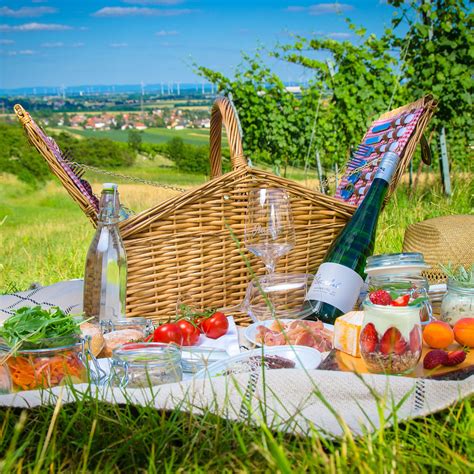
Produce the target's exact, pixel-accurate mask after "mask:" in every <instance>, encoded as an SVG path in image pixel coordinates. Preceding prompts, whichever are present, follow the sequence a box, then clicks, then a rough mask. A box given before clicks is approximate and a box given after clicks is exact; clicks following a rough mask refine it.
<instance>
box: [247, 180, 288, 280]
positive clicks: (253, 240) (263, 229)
mask: <svg viewBox="0 0 474 474" xmlns="http://www.w3.org/2000/svg"><path fill="white" fill-rule="evenodd" d="M245 246H246V247H247V250H248V251H249V252H251V253H253V254H254V255H256V256H257V257H260V258H261V259H262V260H263V263H264V264H265V267H266V269H267V273H268V274H271V273H274V271H275V266H276V264H277V261H278V259H279V258H280V257H282V256H283V255H286V254H287V253H288V252H290V250H291V249H292V248H293V247H294V246H295V228H294V225H293V214H292V212H291V204H290V198H289V196H288V193H287V192H286V191H285V190H283V189H279V188H261V189H252V190H251V191H250V192H249V198H248V209H247V218H246V221H245Z"/></svg>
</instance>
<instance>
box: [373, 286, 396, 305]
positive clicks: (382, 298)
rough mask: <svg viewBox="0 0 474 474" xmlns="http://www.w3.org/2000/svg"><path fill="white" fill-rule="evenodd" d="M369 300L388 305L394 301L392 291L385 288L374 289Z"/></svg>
mask: <svg viewBox="0 0 474 474" xmlns="http://www.w3.org/2000/svg"><path fill="white" fill-rule="evenodd" d="M369 300H370V301H371V302H372V303H374V304H381V305H383V306H388V305H389V304H390V303H391V302H392V297H391V296H390V293H388V292H387V291H385V290H377V291H372V292H371V293H370V294H369Z"/></svg>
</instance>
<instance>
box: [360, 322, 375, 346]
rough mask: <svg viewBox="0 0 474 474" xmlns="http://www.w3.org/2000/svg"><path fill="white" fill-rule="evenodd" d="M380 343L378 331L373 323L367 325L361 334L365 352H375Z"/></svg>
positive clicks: (361, 342)
mask: <svg viewBox="0 0 474 474" xmlns="http://www.w3.org/2000/svg"><path fill="white" fill-rule="evenodd" d="M378 343H379V337H378V335H377V330H376V329H375V326H374V325H373V324H372V323H368V324H366V325H365V327H364V329H362V332H361V333H360V347H361V349H362V350H363V351H364V352H374V351H375V349H376V347H377V344H378Z"/></svg>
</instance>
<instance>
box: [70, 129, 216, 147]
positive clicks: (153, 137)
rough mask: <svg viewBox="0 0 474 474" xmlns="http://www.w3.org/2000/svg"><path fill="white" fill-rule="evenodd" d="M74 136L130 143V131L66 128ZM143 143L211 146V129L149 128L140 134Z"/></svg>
mask: <svg viewBox="0 0 474 474" xmlns="http://www.w3.org/2000/svg"><path fill="white" fill-rule="evenodd" d="M66 130H67V131H69V132H71V133H73V134H74V135H80V136H83V137H94V138H109V139H110V140H113V141H116V142H125V143H126V142H128V130H82V129H76V128H70V127H66ZM140 135H141V137H142V141H143V142H146V143H166V142H168V141H170V140H171V139H172V138H175V137H179V138H181V139H182V140H183V141H184V142H185V143H189V144H190V145H209V129H202V128H185V129H183V130H175V129H168V128H147V129H146V130H143V131H142V132H140Z"/></svg>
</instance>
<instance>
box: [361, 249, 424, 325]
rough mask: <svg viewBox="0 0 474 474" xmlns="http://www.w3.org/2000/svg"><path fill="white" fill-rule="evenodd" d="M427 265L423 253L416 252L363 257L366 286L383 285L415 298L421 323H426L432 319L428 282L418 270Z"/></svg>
mask: <svg viewBox="0 0 474 474" xmlns="http://www.w3.org/2000/svg"><path fill="white" fill-rule="evenodd" d="M427 268H429V266H428V265H427V264H426V263H425V260H424V257H423V255H422V254H421V253H417V252H405V253H393V254H382V255H373V256H372V257H368V258H367V265H366V267H365V272H366V273H367V280H366V283H367V289H368V291H372V290H374V289H384V290H386V291H387V292H389V293H397V294H408V295H410V299H413V300H414V299H419V301H420V302H421V303H422V305H421V313H420V319H421V323H422V325H425V324H428V323H429V322H430V321H431V320H432V319H433V316H432V314H433V312H432V307H431V303H430V300H429V298H428V290H429V283H428V280H427V279H426V278H425V277H424V276H423V274H422V272H423V270H425V269H427Z"/></svg>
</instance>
